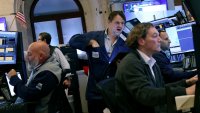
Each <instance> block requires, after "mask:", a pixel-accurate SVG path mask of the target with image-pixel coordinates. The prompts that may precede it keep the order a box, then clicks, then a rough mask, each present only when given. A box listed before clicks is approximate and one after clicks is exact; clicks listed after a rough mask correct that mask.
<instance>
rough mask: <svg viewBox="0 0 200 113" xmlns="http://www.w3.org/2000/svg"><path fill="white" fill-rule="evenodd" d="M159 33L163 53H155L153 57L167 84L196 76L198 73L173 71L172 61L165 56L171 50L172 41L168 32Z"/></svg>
mask: <svg viewBox="0 0 200 113" xmlns="http://www.w3.org/2000/svg"><path fill="white" fill-rule="evenodd" d="M159 32H160V34H159V35H160V38H161V51H160V52H158V53H155V54H154V55H153V57H154V58H155V60H156V62H157V64H158V65H159V67H160V69H161V73H162V75H163V77H164V81H165V83H171V82H175V81H178V80H181V79H187V78H191V77H192V76H194V75H196V74H197V71H191V72H181V71H175V70H173V68H172V65H171V64H170V59H169V58H168V57H167V55H166V54H165V51H167V50H169V47H170V43H171V41H170V39H169V36H168V34H167V33H166V31H159Z"/></svg>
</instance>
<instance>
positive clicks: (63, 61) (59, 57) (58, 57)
mask: <svg viewBox="0 0 200 113" xmlns="http://www.w3.org/2000/svg"><path fill="white" fill-rule="evenodd" d="M53 55H54V57H55V58H56V60H57V61H58V63H59V64H60V65H61V68H62V70H63V72H65V71H66V72H67V70H70V65H69V62H68V61H67V59H66V58H65V56H64V55H63V53H62V52H61V51H60V49H58V48H55V50H54V54H53ZM66 74H67V73H66Z"/></svg>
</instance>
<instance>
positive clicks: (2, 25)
mask: <svg viewBox="0 0 200 113" xmlns="http://www.w3.org/2000/svg"><path fill="white" fill-rule="evenodd" d="M0 31H7V24H6V18H5V17H0Z"/></svg>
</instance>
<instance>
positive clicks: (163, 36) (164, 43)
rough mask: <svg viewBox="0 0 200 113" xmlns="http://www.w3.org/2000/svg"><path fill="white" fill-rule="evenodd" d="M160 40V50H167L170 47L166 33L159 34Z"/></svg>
mask: <svg viewBox="0 0 200 113" xmlns="http://www.w3.org/2000/svg"><path fill="white" fill-rule="evenodd" d="M160 38H161V43H160V44H161V49H162V50H163V51H166V50H169V46H170V43H171V41H170V39H169V36H168V34H167V33H166V32H160Z"/></svg>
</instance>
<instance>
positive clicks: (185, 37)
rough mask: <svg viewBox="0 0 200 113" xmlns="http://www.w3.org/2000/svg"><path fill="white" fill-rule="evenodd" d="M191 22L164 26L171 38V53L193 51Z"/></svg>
mask: <svg viewBox="0 0 200 113" xmlns="http://www.w3.org/2000/svg"><path fill="white" fill-rule="evenodd" d="M192 24H195V22H192V23H187V24H182V25H178V26H173V27H169V28H166V32H167V34H168V35H169V38H170V40H171V44H170V51H171V53H172V54H177V53H185V52H191V51H194V44H193V34H192V26H191V25H192Z"/></svg>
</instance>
